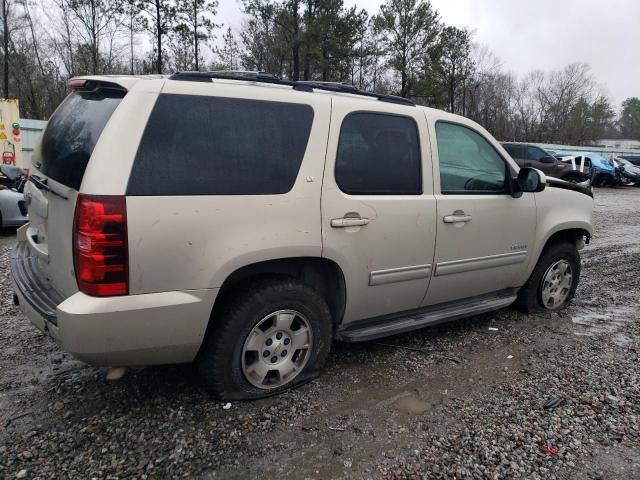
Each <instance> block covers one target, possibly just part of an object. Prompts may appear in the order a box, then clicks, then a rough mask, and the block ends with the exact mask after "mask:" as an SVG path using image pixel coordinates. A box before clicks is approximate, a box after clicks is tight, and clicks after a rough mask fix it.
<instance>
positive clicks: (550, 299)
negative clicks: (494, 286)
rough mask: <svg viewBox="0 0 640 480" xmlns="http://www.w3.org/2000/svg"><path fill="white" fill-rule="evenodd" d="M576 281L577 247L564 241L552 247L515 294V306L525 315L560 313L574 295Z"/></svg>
mask: <svg viewBox="0 0 640 480" xmlns="http://www.w3.org/2000/svg"><path fill="white" fill-rule="evenodd" d="M569 276H570V279H569ZM579 281H580V254H579V253H578V249H577V248H576V246H575V245H574V244H573V243H569V242H567V241H558V242H555V243H552V244H551V245H549V246H548V247H547V248H546V249H545V251H544V252H543V253H542V255H541V256H540V259H539V260H538V263H537V265H536V267H535V268H534V269H533V272H532V273H531V276H530V277H529V280H527V283H525V284H524V286H523V287H522V288H521V289H520V291H519V292H518V299H517V300H516V303H515V305H516V307H518V308H519V309H520V310H522V311H524V312H526V313H533V312H541V311H543V310H559V309H562V308H564V307H566V305H567V304H568V303H569V302H570V301H571V299H572V298H573V296H574V295H575V292H576V288H577V287H578V282H579Z"/></svg>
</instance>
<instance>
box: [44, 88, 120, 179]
mask: <svg viewBox="0 0 640 480" xmlns="http://www.w3.org/2000/svg"><path fill="white" fill-rule="evenodd" d="M125 94H126V92H125V91H123V90H118V89H110V88H101V89H98V90H94V91H91V92H74V93H72V94H71V95H69V96H68V97H67V98H66V99H65V100H64V101H63V102H62V103H61V104H60V106H59V107H58V109H57V110H56V111H55V113H54V114H53V116H52V117H51V119H50V120H49V122H48V123H47V128H46V129H45V131H44V133H43V135H42V142H41V147H40V148H41V150H40V151H41V160H40V164H36V167H37V168H38V170H40V171H41V172H42V173H43V174H44V175H46V176H47V177H50V178H53V179H54V180H56V181H58V182H60V183H62V184H64V185H66V186H68V187H71V188H74V189H76V190H78V189H79V188H80V183H82V177H83V176H84V171H85V169H86V168H87V164H88V163H89V158H90V157H91V153H92V152H93V148H94V147H95V146H96V143H97V142H98V139H99V138H100V135H101V134H102V130H103V129H104V127H105V125H106V124H107V122H108V121H109V118H111V114H112V113H113V112H114V110H115V109H116V107H117V106H118V105H119V104H120V102H121V101H122V98H123V97H124V95H125Z"/></svg>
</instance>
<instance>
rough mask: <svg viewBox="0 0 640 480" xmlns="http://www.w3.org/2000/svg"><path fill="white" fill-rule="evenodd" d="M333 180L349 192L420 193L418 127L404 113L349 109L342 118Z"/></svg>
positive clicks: (362, 193)
mask: <svg viewBox="0 0 640 480" xmlns="http://www.w3.org/2000/svg"><path fill="white" fill-rule="evenodd" d="M335 177H336V183H337V184H338V187H340V190H342V191H343V192H345V193H348V194H351V195H420V194H421V193H422V168H421V156H420V143H419V139H418V129H417V126H416V123H415V122H414V121H413V119H411V118H408V117H401V116H394V115H384V114H378V113H352V114H350V115H348V116H347V117H346V118H345V119H344V120H343V122H342V128H341V129H340V139H339V141H338V152H337V155H336V166H335Z"/></svg>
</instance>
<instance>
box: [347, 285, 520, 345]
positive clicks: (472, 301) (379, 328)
mask: <svg viewBox="0 0 640 480" xmlns="http://www.w3.org/2000/svg"><path fill="white" fill-rule="evenodd" d="M516 298H517V292H516V291H515V290H512V289H509V290H502V291H500V292H494V293H491V294H488V295H481V296H477V297H471V298H467V299H465V300H460V301H454V302H447V303H442V304H439V305H432V306H429V307H423V308H418V309H415V310H408V311H405V312H401V313H397V314H392V315H384V316H382V317H375V318H371V319H367V320H361V321H358V322H355V323H354V324H348V325H346V326H341V327H340V328H338V330H337V331H336V334H335V337H336V339H338V340H342V341H343V342H366V341H369V340H375V339H377V338H381V337H387V336H389V335H396V334H398V333H404V332H409V331H411V330H416V329H419V328H423V327H426V326H430V325H435V324H438V323H443V322H448V321H451V320H457V319H459V318H464V317H470V316H473V315H478V314H481V313H487V312H492V311H494V310H499V309H501V308H504V307H508V306H509V305H511V304H512V303H513V302H514V301H515V300H516Z"/></svg>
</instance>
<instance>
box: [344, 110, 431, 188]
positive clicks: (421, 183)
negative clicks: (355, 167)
mask: <svg viewBox="0 0 640 480" xmlns="http://www.w3.org/2000/svg"><path fill="white" fill-rule="evenodd" d="M362 113H366V114H371V115H381V116H387V117H399V118H405V119H408V120H411V121H412V122H413V125H414V127H415V129H416V134H417V146H418V156H419V160H420V161H419V162H418V175H419V178H420V191H419V192H415V193H375V192H374V193H349V192H345V191H344V190H343V189H342V187H341V186H340V184H339V183H338V179H337V177H336V169H337V168H338V152H339V150H340V140H341V138H342V128H343V126H344V122H345V121H346V120H347V119H348V118H349V117H350V116H352V115H357V114H362ZM423 162H424V157H423V154H422V138H421V136H420V125H419V124H418V122H417V121H416V119H415V118H413V117H412V116H410V115H401V114H398V113H389V112H380V111H375V110H353V111H351V112H349V113H347V114H346V115H345V116H344V117H342V120H341V121H340V130H339V131H338V138H337V141H336V151H335V156H334V159H333V181H334V182H335V184H336V186H337V187H338V189H339V190H340V192H342V193H343V194H345V195H349V196H353V197H358V196H376V197H401V196H410V197H419V196H421V195H424V174H423V165H422V164H423Z"/></svg>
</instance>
